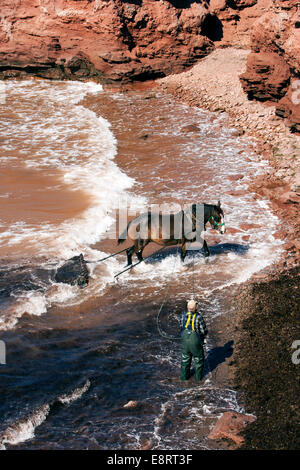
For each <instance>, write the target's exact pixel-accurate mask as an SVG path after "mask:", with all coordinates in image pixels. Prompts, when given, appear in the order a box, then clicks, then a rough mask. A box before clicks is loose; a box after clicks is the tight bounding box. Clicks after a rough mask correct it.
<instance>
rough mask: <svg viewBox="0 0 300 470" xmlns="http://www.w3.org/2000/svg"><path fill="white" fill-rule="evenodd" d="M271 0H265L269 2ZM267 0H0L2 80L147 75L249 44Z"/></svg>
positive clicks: (171, 70) (175, 69) (106, 78)
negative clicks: (215, 51)
mask: <svg viewBox="0 0 300 470" xmlns="http://www.w3.org/2000/svg"><path fill="white" fill-rule="evenodd" d="M264 1H265V0H264ZM264 1H263V0H128V1H124V0H55V2H53V1H52V0H16V1H14V2H11V0H2V2H1V12H0V78H7V77H11V76H24V75H25V76H26V74H33V75H37V76H41V77H45V78H54V79H77V80H82V79H86V78H91V77H92V78H93V77H94V78H97V79H99V80H102V81H123V82H124V81H125V82H126V81H129V80H145V79H152V78H155V77H162V76H165V75H168V74H170V73H177V72H180V71H182V70H183V69H184V68H186V67H189V66H191V65H192V64H194V63H195V62H196V61H197V60H198V59H199V58H201V57H204V56H205V55H207V54H208V53H209V52H210V51H211V50H213V48H214V47H215V44H216V43H217V44H220V45H223V46H225V45H228V44H230V45H232V44H234V45H236V46H237V45H238V44H239V45H240V46H242V47H248V45H249V33H248V31H249V28H251V25H252V24H253V22H254V21H255V19H256V18H258V17H259V16H260V15H261V14H262V9H264V7H263V4H264Z"/></svg>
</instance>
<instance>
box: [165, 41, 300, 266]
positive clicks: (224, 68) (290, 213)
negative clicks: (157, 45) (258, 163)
mask: <svg viewBox="0 0 300 470" xmlns="http://www.w3.org/2000/svg"><path fill="white" fill-rule="evenodd" d="M248 54H249V51H248V50H244V49H235V48H227V49H218V50H216V51H214V52H212V53H211V54H210V55H209V56H208V57H206V58H204V59H202V60H201V61H200V62H199V63H198V64H197V65H195V66H194V67H193V68H192V69H191V70H189V71H187V72H183V73H181V74H176V75H175V74H174V75H170V76H168V77H166V78H163V79H159V80H157V87H158V89H159V90H162V91H165V92H168V93H171V94H172V95H173V96H174V97H176V98H178V99H179V100H181V101H184V102H185V103H187V104H189V105H191V106H198V107H200V108H204V109H207V110H209V111H214V112H220V113H223V112H225V113H227V115H228V117H229V120H230V125H231V126H234V127H235V128H237V133H238V134H240V135H242V134H245V135H246V136H249V137H250V138H251V140H252V142H254V143H255V146H254V148H253V150H254V151H255V152H256V153H257V154H258V156H259V157H260V158H262V159H268V161H269V162H270V165H271V168H270V169H269V170H268V171H267V172H266V173H265V174H264V175H262V176H260V177H257V178H256V179H255V180H254V181H253V183H252V185H251V187H250V189H251V190H253V191H254V192H256V193H257V195H258V197H260V196H261V197H266V198H268V199H269V200H270V201H271V203H272V204H273V210H274V212H275V213H276V214H277V215H278V216H279V217H280V218H281V219H283V220H284V223H285V225H284V227H282V229H281V230H280V232H279V233H278V234H277V235H276V236H278V238H281V239H283V240H285V246H284V248H285V249H286V251H287V253H286V256H284V259H283V261H282V264H283V265H288V266H290V265H294V264H297V262H298V261H299V257H300V242H299V233H300V229H299V215H300V211H299V206H300V204H299V203H300V161H299V155H300V136H297V135H295V134H292V133H291V132H290V131H289V129H288V128H287V127H286V126H285V124H284V122H283V121H282V119H280V118H279V117H278V116H276V114H275V105H274V106H270V105H269V106H265V105H263V104H262V103H260V102H257V101H249V100H248V98H247V95H246V94H245V93H244V91H243V89H242V86H241V82H240V79H239V76H240V75H241V74H242V73H243V72H244V71H245V69H246V61H247V56H248Z"/></svg>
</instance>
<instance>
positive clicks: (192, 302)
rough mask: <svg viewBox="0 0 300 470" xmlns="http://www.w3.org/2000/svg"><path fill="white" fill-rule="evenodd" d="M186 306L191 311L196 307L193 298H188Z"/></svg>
mask: <svg viewBox="0 0 300 470" xmlns="http://www.w3.org/2000/svg"><path fill="white" fill-rule="evenodd" d="M187 308H188V309H189V311H191V312H193V311H194V310H195V309H196V302H195V301H194V300H193V299H191V300H189V301H188V303H187Z"/></svg>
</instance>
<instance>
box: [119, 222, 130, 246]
mask: <svg viewBox="0 0 300 470" xmlns="http://www.w3.org/2000/svg"><path fill="white" fill-rule="evenodd" d="M131 222H132V220H131V221H130V222H129V223H128V225H127V227H126V228H125V230H123V232H122V233H121V235H120V236H119V239H118V245H120V244H121V243H124V242H125V240H126V238H127V232H128V228H129V225H130V224H131Z"/></svg>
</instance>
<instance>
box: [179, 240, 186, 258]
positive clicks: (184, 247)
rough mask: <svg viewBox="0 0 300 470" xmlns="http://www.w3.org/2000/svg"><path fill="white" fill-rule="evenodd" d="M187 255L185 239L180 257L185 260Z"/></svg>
mask: <svg viewBox="0 0 300 470" xmlns="http://www.w3.org/2000/svg"><path fill="white" fill-rule="evenodd" d="M185 257H186V240H184V241H183V243H182V245H181V254H180V258H181V261H182V262H184V259H185Z"/></svg>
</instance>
